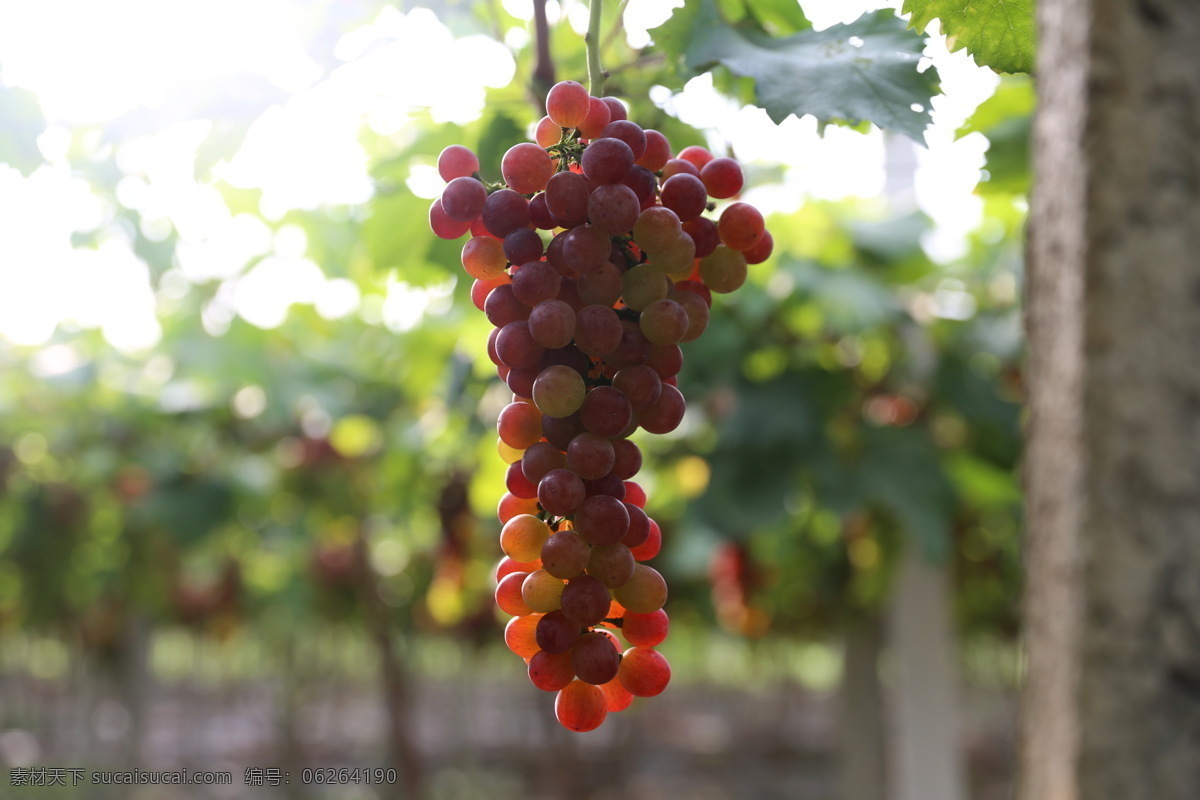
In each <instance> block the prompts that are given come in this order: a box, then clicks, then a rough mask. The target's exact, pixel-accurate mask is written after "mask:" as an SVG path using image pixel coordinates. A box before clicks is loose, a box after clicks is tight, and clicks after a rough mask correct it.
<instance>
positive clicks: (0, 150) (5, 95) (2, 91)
mask: <svg viewBox="0 0 1200 800" xmlns="http://www.w3.org/2000/svg"><path fill="white" fill-rule="evenodd" d="M44 130H46V120H45V118H44V117H43V116H42V109H41V106H39V105H38V101H37V96H36V95H35V94H34V93H33V92H29V91H26V90H25V89H18V88H16V87H13V86H0V163H4V164H8V165H10V166H12V167H13V168H14V169H16V170H17V171H19V172H20V173H21V174H22V175H24V176H26V177H28V176H29V175H30V174H31V173H32V172H33V171H34V170H35V169H37V168H38V167H39V166H41V165H42V154H41V151H40V150H38V146H37V138H38V137H39V136H41V135H42V131H44Z"/></svg>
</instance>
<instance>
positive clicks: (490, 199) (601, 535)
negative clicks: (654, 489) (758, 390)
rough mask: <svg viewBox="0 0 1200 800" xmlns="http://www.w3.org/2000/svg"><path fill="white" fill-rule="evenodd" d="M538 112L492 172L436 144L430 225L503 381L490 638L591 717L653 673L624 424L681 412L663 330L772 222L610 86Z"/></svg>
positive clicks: (645, 571) (648, 575)
mask: <svg viewBox="0 0 1200 800" xmlns="http://www.w3.org/2000/svg"><path fill="white" fill-rule="evenodd" d="M546 112H547V115H546V116H545V117H543V118H542V120H541V121H540V122H539V123H538V125H537V128H536V131H535V137H534V138H535V139H536V141H534V142H522V143H519V144H516V145H514V146H513V147H511V148H510V149H509V150H508V152H506V153H505V154H504V157H503V159H502V160H501V163H500V172H501V175H502V176H503V179H504V181H503V184H489V183H485V182H484V181H483V180H481V178H480V177H479V159H478V157H477V156H476V155H475V154H474V153H473V152H472V151H471V150H469V149H468V148H466V147H463V146H462V145H451V146H450V147H447V148H446V149H445V150H444V151H442V153H441V155H440V156H439V158H438V170H439V172H440V174H441V176H442V178H443V179H444V180H445V181H447V184H446V187H445V189H444V190H443V192H442V195H441V197H440V198H438V199H437V200H435V201H434V203H433V205H432V206H431V208H430V211H429V224H430V227H431V229H432V230H433V232H434V234H436V235H437V236H439V237H441V238H444V239H457V238H459V237H461V236H464V235H466V234H467V233H470V234H471V238H470V239H468V240H467V242H466V243H465V244H464V245H463V249H462V265H463V268H464V269H465V270H466V272H467V274H469V275H470V276H471V277H472V278H474V284H473V285H472V289H471V297H472V299H473V301H474V303H475V305H476V306H477V307H478V308H479V309H480V310H481V311H482V312H483V313H484V314H485V315H486V316H487V318H488V320H489V321H490V322H491V323H492V325H493V326H494V328H493V330H492V332H491V336H490V337H489V339H488V355H489V356H490V358H491V360H492V361H493V362H494V363H495V365H496V369H497V372H498V374H499V376H500V378H501V379H502V380H503V381H504V382H505V383H506V384H507V385H508V387H509V389H511V390H512V394H513V397H512V402H511V403H510V404H509V405H508V406H506V407H505V408H504V409H503V411H501V413H500V416H499V419H498V421H497V429H498V433H499V441H498V444H497V447H498V449H499V452H500V455H501V457H502V458H503V459H504V460H505V462H506V463H508V465H509V467H508V472H507V478H506V487H507V492H506V493H505V494H504V496H503V498H502V499H501V500H500V504H499V509H498V515H499V518H500V522H501V523H502V525H503V528H502V530H501V533H500V547H501V549H502V550H503V552H504V557H503V558H502V559H501V561H500V563H499V565H498V566H497V568H496V580H497V586H496V602H497V604H498V605H499V607H500V608H501V609H502V610H503V611H504V612H506V613H507V614H511V615H512V619H511V620H509V622H508V625H507V627H506V628H505V632H504V639H505V642H506V643H507V645H508V647H509V649H511V650H512V651H513V652H514V653H516V654H517V655H518V656H520V657H521V658H523V659H524V660H525V661H526V663H527V666H528V674H529V679H530V680H531V681H532V682H533V684H534V685H535V686H537V687H538V688H539V689H543V690H545V691H548V692H557V697H556V700H555V706H554V707H555V714H556V716H557V718H558V720H559V722H560V723H562V725H563V726H565V727H566V728H568V729H570V730H573V731H589V730H593V729H595V728H597V727H598V726H599V725H600V724H601V723H603V721H604V719H605V717H606V716H607V714H609V713H611V712H616V711H621V710H623V709H625V708H626V707H628V706H629V704H630V703H631V702H632V701H633V698H634V697H651V696H654V695H657V694H659V693H660V692H662V691H663V689H664V688H665V687H666V685H667V683H668V681H669V680H670V676H671V668H670V665H669V664H668V663H667V660H666V658H665V657H664V656H663V655H662V654H661V653H660V652H658V650H656V649H655V648H656V646H657V645H659V644H660V643H661V642H662V641H663V640H664V639H665V638H666V636H667V630H668V617H667V613H666V612H665V611H664V610H663V605H664V603H665V602H666V599H667V584H666V581H664V580H663V576H662V575H661V574H660V573H659V572H658V571H657V570H656V569H654V568H653V567H651V566H649V565H648V564H647V563H645V562H647V561H649V560H651V559H653V558H654V556H655V555H657V554H658V552H659V549H660V547H661V545H662V533H661V530H660V529H659V526H658V524H657V523H656V522H655V521H654V520H653V519H651V518H650V517H648V516H647V515H646V512H645V511H644V510H643V509H644V508H645V505H646V495H645V492H644V491H643V489H642V488H641V486H640V485H639V484H638V483H636V482H635V481H633V480H632V479H633V478H634V476H635V475H636V474H637V472H638V470H639V469H640V468H641V466H642V454H641V451H640V450H639V448H638V446H637V445H636V444H635V443H634V442H632V441H630V439H629V438H628V437H629V436H630V435H631V434H632V433H633V432H634V431H636V430H637V429H638V428H639V427H640V428H642V429H643V430H645V431H647V432H649V433H656V434H664V433H669V432H670V431H673V430H675V428H677V427H678V426H679V424H680V422H681V421H682V419H683V415H684V409H685V403H684V398H683V395H682V394H681V393H680V391H679V389H678V388H677V387H678V382H677V375H678V373H679V370H680V368H681V367H682V366H683V351H682V350H681V349H680V344H682V343H685V342H690V341H693V340H695V339H696V338H697V337H699V336H700V335H701V334H702V333H703V332H704V330H705V328H706V327H707V326H708V322H709V313H710V308H711V306H712V293H713V292H717V293H727V292H732V291H734V290H735V289H737V288H738V287H739V286H741V285H742V283H743V282H744V281H745V280H746V275H747V265H750V264H758V263H761V262H763V261H765V260H766V259H767V258H768V256H770V254H771V250H772V239H771V234H770V233H769V232H768V231H767V230H766V228H765V225H764V221H763V217H762V214H761V213H759V211H758V210H757V209H755V208H754V207H753V206H751V205H749V204H747V203H744V202H739V201H737V199H736V198H737V196H738V194H739V193H740V192H741V190H742V186H743V181H744V176H743V173H742V168H741V166H740V165H739V164H738V162H737V161H736V160H734V159H732V158H722V157H714V155H713V154H712V153H711V152H709V151H708V150H707V149H705V148H703V147H697V146H691V147H685V148H684V149H683V150H681V151H680V152H679V153H677V154H675V155H672V151H671V145H670V143H669V142H668V141H667V139H666V137H665V136H663V135H662V134H661V133H659V132H658V131H655V130H644V129H642V128H641V127H640V126H639V125H637V124H636V123H634V122H631V121H630V120H629V119H628V118H627V111H626V108H625V106H624V104H622V103H621V101H620V100H618V99H617V98H614V97H593V96H591V95H590V94H589V93H588V91H587V89H585V88H584V87H583V86H582V85H581V84H579V83H576V82H574V81H563V82H560V83H558V84H555V85H554V86H553V87H552V88H551V89H550V92H549V93H548V95H547V97H546ZM724 201H731V202H724ZM718 207H719V210H718ZM617 633H619V634H620V636H621V638H623V639H624V643H625V644H626V645H627V648H626V649H624V650H623V651H622V649H621V647H622V643H621V641H620V640H619V639H618V637H617V635H616V634H617Z"/></svg>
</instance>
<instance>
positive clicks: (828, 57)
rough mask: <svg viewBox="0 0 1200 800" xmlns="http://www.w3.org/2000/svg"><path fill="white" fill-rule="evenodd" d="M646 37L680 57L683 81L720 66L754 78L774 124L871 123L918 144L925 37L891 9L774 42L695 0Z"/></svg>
mask: <svg viewBox="0 0 1200 800" xmlns="http://www.w3.org/2000/svg"><path fill="white" fill-rule="evenodd" d="M651 36H653V37H654V41H655V43H656V44H657V45H658V46H660V47H661V48H662V49H663V50H664V51H665V52H666V53H667V54H668V55H669V56H672V57H675V58H678V59H679V60H680V63H681V64H682V66H683V69H684V75H683V77H689V76H690V75H695V74H699V73H701V72H705V71H708V70H711V69H712V68H713V67H714V66H717V65H722V66H725V67H727V68H728V69H729V70H730V71H731V72H732V73H733V74H735V75H739V76H744V77H748V78H752V79H754V82H755V91H756V102H757V103H758V105H760V106H762V107H763V108H765V109H766V111H767V114H768V115H770V117H771V119H772V120H774V121H775V122H776V123H780V122H783V120H784V119H786V118H787V117H788V116H789V115H791V114H795V115H796V116H803V115H805V114H812V115H813V116H815V117H816V118H817V120H818V121H819V122H820V123H821V124H826V123H829V122H850V123H858V122H860V121H869V122H873V123H875V124H876V125H878V126H879V127H881V128H883V129H885V130H896V131H899V132H901V133H903V134H905V135H906V136H909V137H910V138H912V139H913V140H915V141H917V142H922V143H923V136H922V134H923V132H924V130H925V126H926V125H928V124H929V122H930V119H931V117H930V113H929V108H930V101H931V99H932V97H933V95H934V94H936V93H937V91H938V78H937V72H936V71H935V70H934V69H932V68H930V69H927V70H925V71H924V72H918V71H917V63H918V61H919V60H920V57H921V53H922V51H923V49H924V40H923V39H922V38H921V37H920V36H916V35H914V34H911V33H909V32H907V31H906V30H905V27H904V23H903V21H902V20H900V19H899V18H898V17H896V15H895V14H894V13H893V12H892V11H890V10H885V11H879V12H875V13H873V14H866V15H864V16H862V17H861V18H859V19H858V20H856V21H855V22H852V23H850V24H849V25H834V26H832V27H830V28H827V29H825V30H823V31H814V30H811V29H810V30H806V31H802V32H800V33H796V34H794V35H792V36H788V37H784V38H772V37H770V36H768V35H766V34H764V33H763V32H762V31H761V29H760V28H757V26H750V25H738V26H731V25H729V24H727V23H726V22H725V21H724V20H723V19H722V18H721V16H720V14H719V12H718V10H717V7H716V5H715V3H714V2H713V0H699V2H695V3H691V4H688V5H685V6H684V7H683V8H682V9H680V10H678V11H676V12H675V14H673V15H672V17H671V19H670V20H668V21H667V22H666V23H664V24H663V25H661V26H659V27H658V28H655V29H654V30H653V31H651ZM915 107H919V108H920V110H919V111H918V110H914V108H915Z"/></svg>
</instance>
